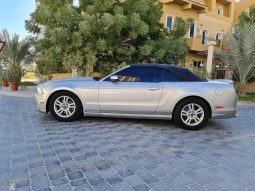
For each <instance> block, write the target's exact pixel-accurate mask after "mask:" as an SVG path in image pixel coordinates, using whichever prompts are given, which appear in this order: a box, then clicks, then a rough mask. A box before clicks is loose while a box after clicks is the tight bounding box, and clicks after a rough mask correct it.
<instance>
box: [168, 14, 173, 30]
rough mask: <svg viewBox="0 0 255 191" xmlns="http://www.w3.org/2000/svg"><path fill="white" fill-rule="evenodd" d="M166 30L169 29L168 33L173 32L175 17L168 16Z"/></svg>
mask: <svg viewBox="0 0 255 191" xmlns="http://www.w3.org/2000/svg"><path fill="white" fill-rule="evenodd" d="M166 28H167V29H168V31H170V30H172V28H173V17H171V16H167V19H166Z"/></svg>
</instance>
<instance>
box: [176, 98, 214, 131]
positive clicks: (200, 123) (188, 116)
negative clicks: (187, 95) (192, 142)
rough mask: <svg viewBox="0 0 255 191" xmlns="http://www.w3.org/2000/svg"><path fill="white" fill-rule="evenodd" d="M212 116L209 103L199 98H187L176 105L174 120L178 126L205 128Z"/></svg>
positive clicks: (193, 128) (191, 128)
mask: <svg viewBox="0 0 255 191" xmlns="http://www.w3.org/2000/svg"><path fill="white" fill-rule="evenodd" d="M209 118H210V109H209V108H208V106H207V104H206V103H205V102H204V101H203V100H201V99H197V98H191V99H186V100H184V101H182V102H181V103H179V104H178V105H177V106H176V109H175V111H174V121H175V122H176V123H177V125H178V126H180V127H182V128H184V129H187V130H198V129H201V128H203V127H204V126H205V125H206V124H207V122H208V120H209Z"/></svg>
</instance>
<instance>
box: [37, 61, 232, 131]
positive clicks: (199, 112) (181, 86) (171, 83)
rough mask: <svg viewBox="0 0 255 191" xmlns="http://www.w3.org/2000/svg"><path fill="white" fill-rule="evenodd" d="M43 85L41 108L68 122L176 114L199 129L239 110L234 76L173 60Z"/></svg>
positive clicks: (188, 125)
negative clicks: (207, 76) (204, 75)
mask: <svg viewBox="0 0 255 191" xmlns="http://www.w3.org/2000/svg"><path fill="white" fill-rule="evenodd" d="M37 90H38V94H37V95H36V100H37V104H38V108H39V110H40V111H42V112H44V113H47V112H50V113H51V114H52V115H53V116H54V117H55V118H56V119H57V120H58V121H64V122H67V121H73V120H76V119H78V118H79V117H81V116H100V117H123V118H150V119H151V118H155V119H156V118H157V119H174V121H175V122H176V123H177V124H178V125H179V126H180V127H182V128H185V129H189V130H197V129H200V128H202V127H204V126H205V125H206V124H207V122H208V120H209V119H210V118H231V117H235V115H236V105H237V96H236V93H235V90H234V87H233V83H232V81H207V80H204V79H201V78H199V77H198V76H196V75H195V74H194V73H192V72H191V71H190V70H188V69H186V68H182V67H177V66H171V65H167V64H134V65H129V66H126V67H125V68H123V69H121V70H118V71H116V72H113V73H112V74H110V75H108V76H106V77H104V78H101V79H97V78H72V79H63V80H56V81H49V82H46V83H42V84H40V85H38V87H37Z"/></svg>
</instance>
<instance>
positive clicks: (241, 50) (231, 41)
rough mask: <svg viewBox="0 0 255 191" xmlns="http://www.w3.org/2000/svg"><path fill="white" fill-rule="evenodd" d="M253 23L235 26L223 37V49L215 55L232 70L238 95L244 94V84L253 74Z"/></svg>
mask: <svg viewBox="0 0 255 191" xmlns="http://www.w3.org/2000/svg"><path fill="white" fill-rule="evenodd" d="M254 33H255V24H251V23H246V24H243V25H242V26H240V27H237V28H236V30H235V32H234V33H233V34H227V35H225V37H224V41H223V42H224V45H225V46H226V48H225V50H221V51H220V52H218V53H217V56H218V57H219V58H220V59H221V60H222V61H223V62H224V63H225V64H226V65H227V66H228V67H229V68H230V69H231V70H232V71H233V75H234V78H235V79H236V80H237V82H236V89H237V93H238V95H239V96H245V94H246V90H245V89H246V84H247V82H248V81H249V80H250V79H251V78H252V77H253V76H254V75H255V34H254Z"/></svg>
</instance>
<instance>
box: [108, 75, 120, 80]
mask: <svg viewBox="0 0 255 191" xmlns="http://www.w3.org/2000/svg"><path fill="white" fill-rule="evenodd" d="M110 80H111V82H117V81H119V76H117V75H113V76H111V77H110Z"/></svg>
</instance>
